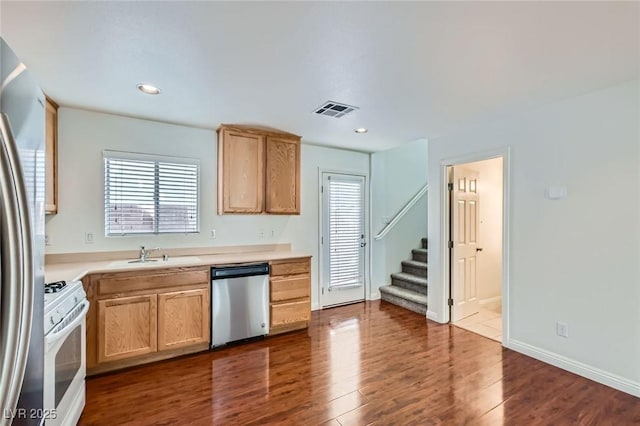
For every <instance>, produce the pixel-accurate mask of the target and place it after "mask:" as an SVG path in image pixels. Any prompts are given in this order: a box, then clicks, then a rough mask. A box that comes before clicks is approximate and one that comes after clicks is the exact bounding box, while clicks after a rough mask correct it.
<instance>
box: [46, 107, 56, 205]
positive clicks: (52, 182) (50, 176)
mask: <svg viewBox="0 0 640 426" xmlns="http://www.w3.org/2000/svg"><path fill="white" fill-rule="evenodd" d="M45 129H46V136H45V143H46V145H45V185H46V187H45V212H46V213H47V214H54V213H58V107H57V106H56V105H55V104H54V103H53V102H52V101H51V100H50V99H49V98H47V105H46V124H45Z"/></svg>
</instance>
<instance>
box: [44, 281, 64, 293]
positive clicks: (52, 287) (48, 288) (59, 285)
mask: <svg viewBox="0 0 640 426" xmlns="http://www.w3.org/2000/svg"><path fill="white" fill-rule="evenodd" d="M66 286H67V282H66V281H56V282H54V283H49V284H45V285H44V292H45V293H58V292H59V291H62V289H63V288H65V287H66Z"/></svg>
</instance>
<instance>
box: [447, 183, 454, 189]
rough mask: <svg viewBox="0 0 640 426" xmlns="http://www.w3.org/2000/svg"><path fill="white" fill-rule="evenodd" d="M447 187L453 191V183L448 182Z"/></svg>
mask: <svg viewBox="0 0 640 426" xmlns="http://www.w3.org/2000/svg"><path fill="white" fill-rule="evenodd" d="M447 189H449V191H453V184H452V183H448V184H447Z"/></svg>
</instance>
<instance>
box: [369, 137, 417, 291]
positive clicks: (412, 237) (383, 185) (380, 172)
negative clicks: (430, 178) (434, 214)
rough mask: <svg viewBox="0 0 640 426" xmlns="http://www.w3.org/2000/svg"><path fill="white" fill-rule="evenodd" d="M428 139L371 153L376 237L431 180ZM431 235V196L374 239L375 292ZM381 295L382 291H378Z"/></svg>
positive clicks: (373, 222) (372, 217)
mask: <svg viewBox="0 0 640 426" xmlns="http://www.w3.org/2000/svg"><path fill="white" fill-rule="evenodd" d="M427 151H428V142H427V140H425V139H420V140H416V141H414V142H410V143H406V144H403V145H401V146H399V147H397V148H393V149H390V150H387V151H380V152H376V153H373V154H371V199H372V210H371V220H372V225H373V226H372V228H373V229H372V238H373V236H375V235H376V234H377V233H378V232H380V231H381V230H382V229H383V228H384V226H385V224H386V223H385V222H384V221H383V218H385V217H386V218H388V219H392V218H393V217H394V216H395V215H396V213H398V212H399V211H400V210H401V209H402V208H403V207H404V205H405V204H406V203H407V202H408V201H409V200H410V199H411V198H412V197H413V196H414V195H415V194H416V193H417V192H418V191H419V190H420V189H421V188H422V187H423V186H424V184H426V183H427V153H428V152H427ZM426 235H427V197H426V195H425V196H423V197H422V198H421V199H420V200H419V202H418V203H417V204H416V205H415V206H413V208H412V209H411V210H410V211H409V212H408V213H407V214H406V215H405V216H404V217H403V218H402V220H401V221H400V222H398V224H397V225H396V226H395V227H394V228H393V229H392V230H391V231H390V232H389V233H388V234H387V235H386V237H384V238H383V239H382V240H380V241H374V240H373V239H372V240H371V242H372V259H371V263H372V265H373V267H372V284H373V290H372V292H374V293H375V292H377V289H378V288H379V287H380V286H383V285H386V284H389V283H390V282H391V279H390V277H389V275H390V274H391V273H393V272H398V271H400V269H401V265H400V262H402V261H403V260H405V259H410V258H411V249H412V248H418V247H420V239H421V238H423V237H426ZM377 296H379V294H378V295H377Z"/></svg>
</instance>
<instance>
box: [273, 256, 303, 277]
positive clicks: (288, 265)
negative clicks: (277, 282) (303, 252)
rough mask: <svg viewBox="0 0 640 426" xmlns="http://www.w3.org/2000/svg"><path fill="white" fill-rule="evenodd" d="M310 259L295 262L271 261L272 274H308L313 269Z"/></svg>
mask: <svg viewBox="0 0 640 426" xmlns="http://www.w3.org/2000/svg"><path fill="white" fill-rule="evenodd" d="M310 263H311V262H309V259H304V260H297V261H293V262H289V261H287V262H283V263H279V262H273V263H271V275H272V276H274V275H295V274H308V273H309V270H310V269H311V265H310Z"/></svg>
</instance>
